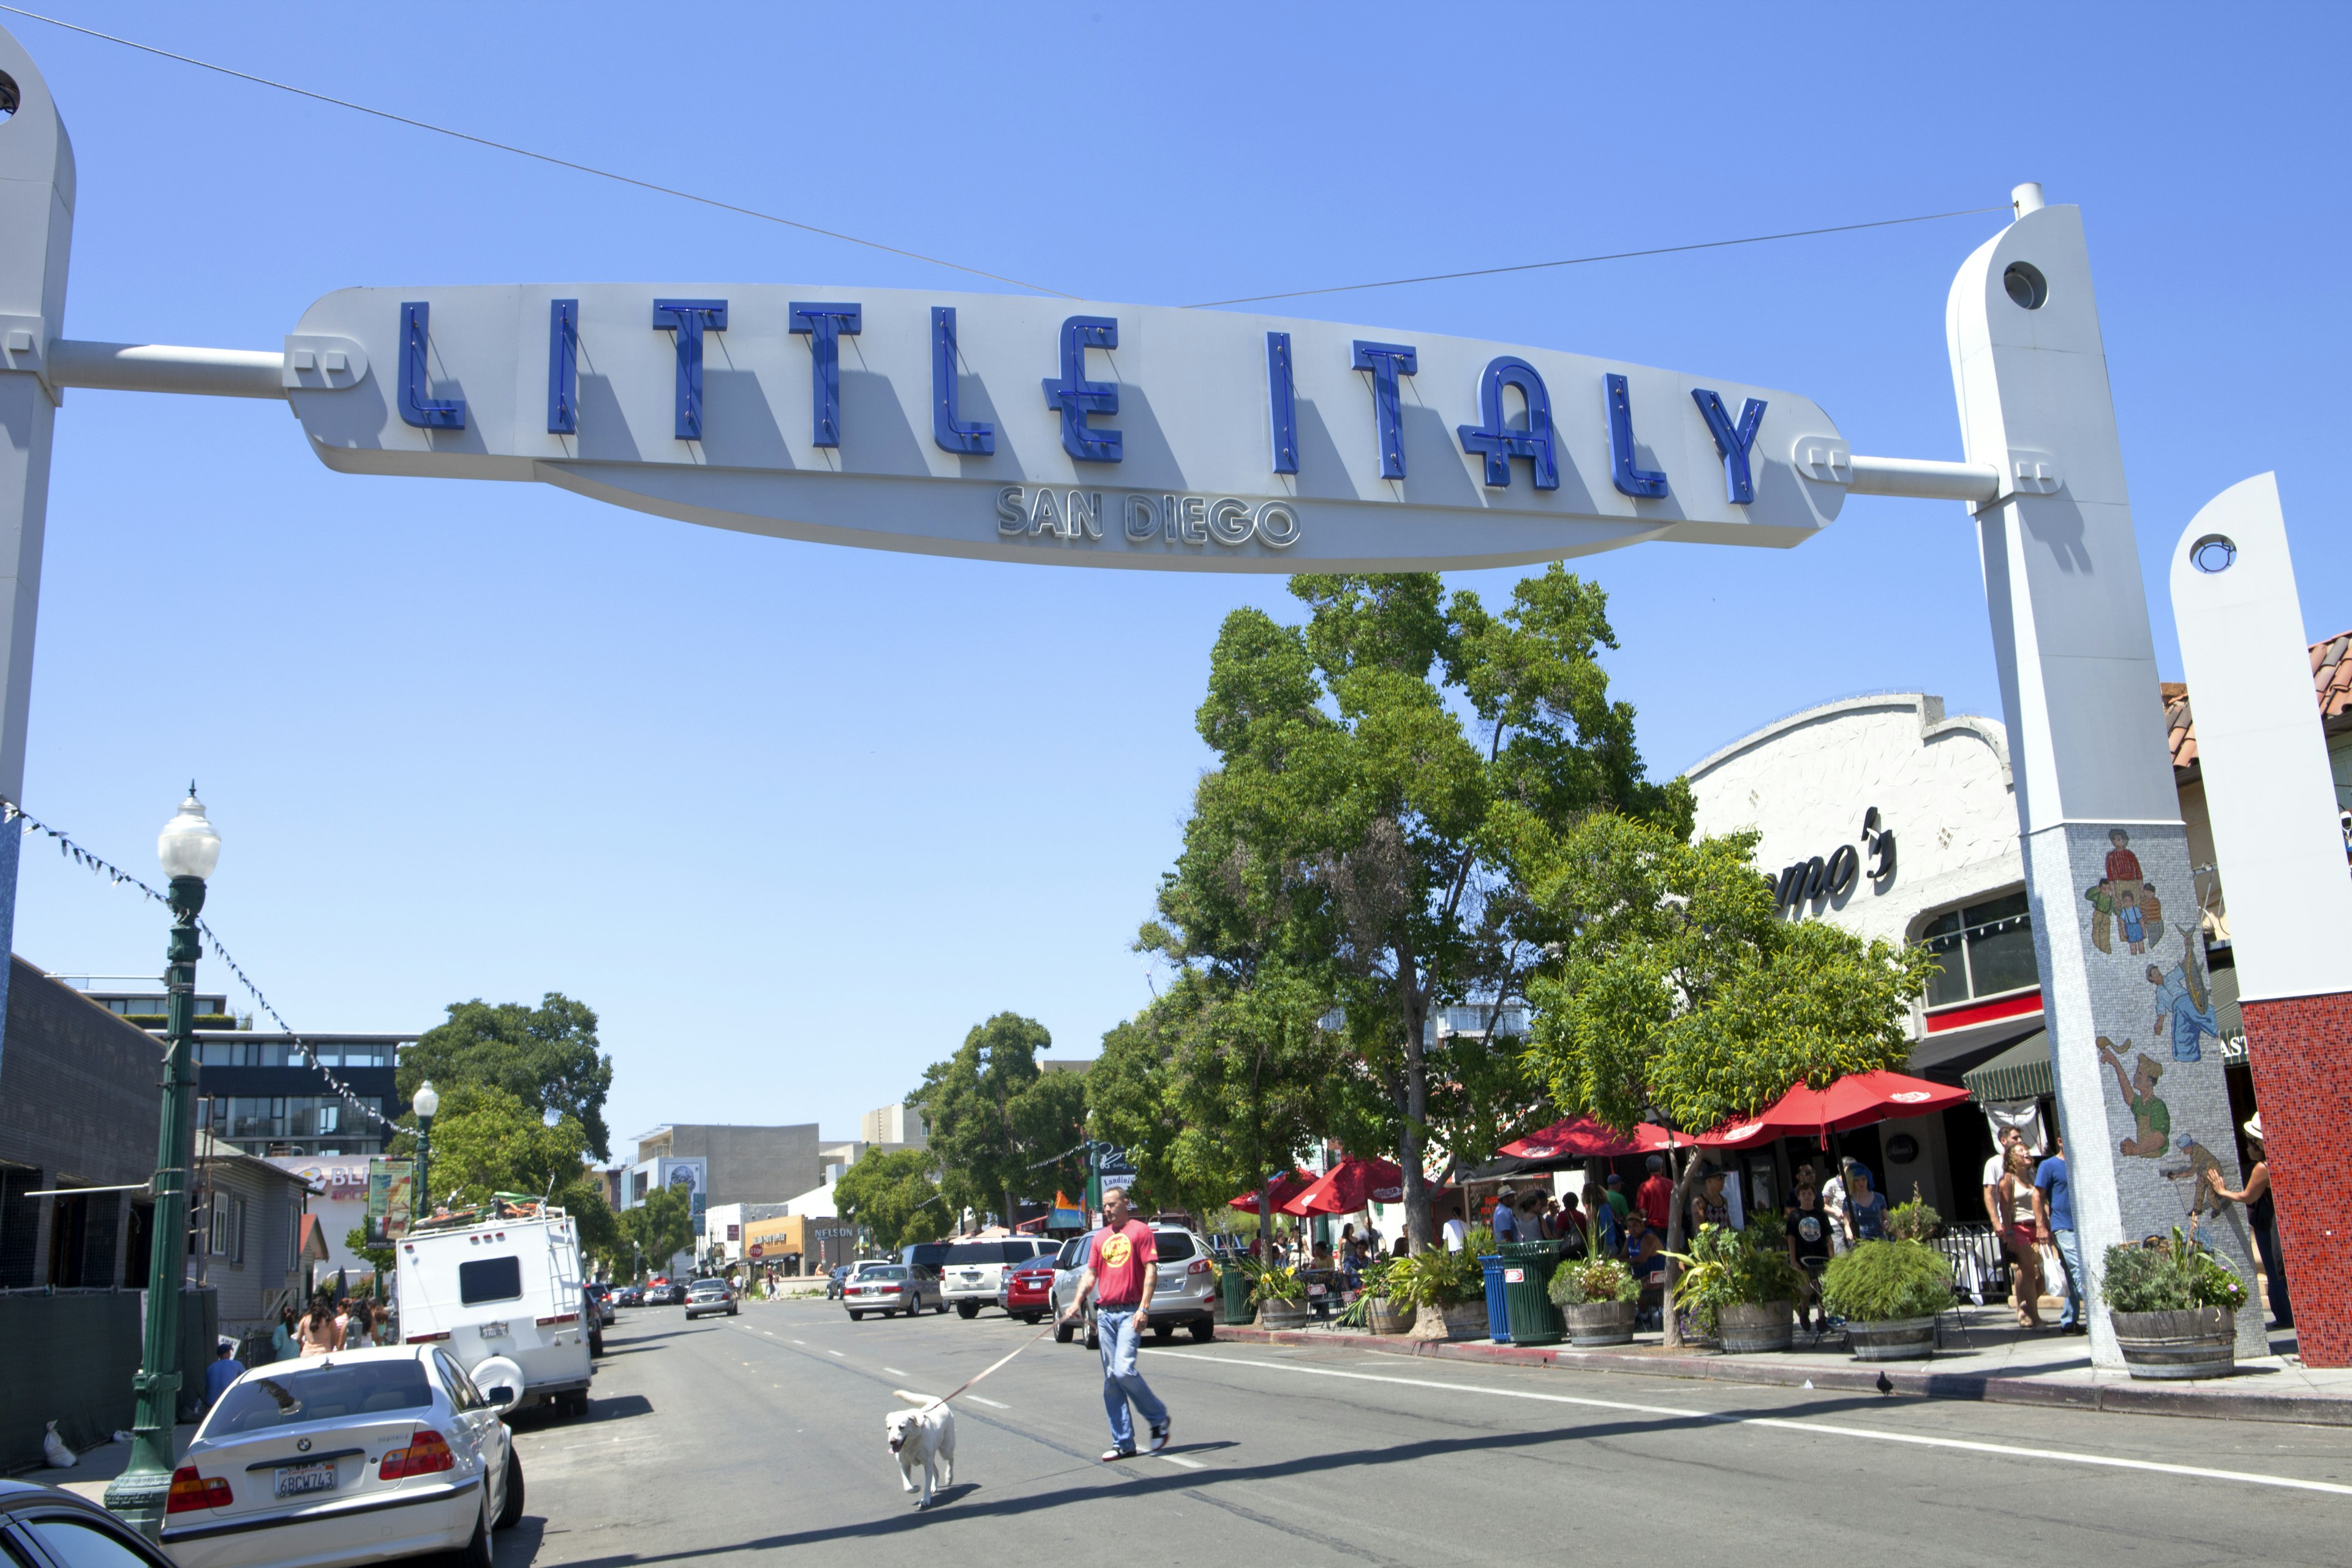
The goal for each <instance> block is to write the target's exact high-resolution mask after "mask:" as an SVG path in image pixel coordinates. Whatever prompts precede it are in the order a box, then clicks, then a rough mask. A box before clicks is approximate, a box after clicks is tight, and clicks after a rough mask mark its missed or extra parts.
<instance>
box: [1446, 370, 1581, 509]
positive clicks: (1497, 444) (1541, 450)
mask: <svg viewBox="0 0 2352 1568" xmlns="http://www.w3.org/2000/svg"><path fill="white" fill-rule="evenodd" d="M1507 386H1516V387H1517V388H1518V389H1519V395H1521V396H1522V397H1525V398H1526V399H1527V400H1528V426H1527V428H1526V429H1524V430H1514V429H1512V428H1511V427H1510V426H1507V425H1506V424H1505V423H1504V422H1503V388H1505V387H1507ZM1478 412H1479V413H1480V414H1482V415H1484V416H1486V423H1485V424H1484V425H1464V426H1459V434H1460V435H1461V437H1462V449H1463V450H1464V451H1465V452H1484V453H1485V454H1486V483H1487V484H1488V485H1490V486H1492V487H1493V488H1494V489H1509V488H1510V483H1511V459H1512V458H1526V459H1527V460H1528V468H1529V469H1531V470H1532V471H1533V473H1534V475H1535V481H1536V489H1539V490H1556V489H1559V465H1558V464H1557V463H1555V462H1554V461H1553V458H1552V445H1551V395H1550V394H1549V393H1548V392H1546V391H1545V390H1544V384H1543V377H1542V376H1540V375H1538V374H1536V367H1535V366H1533V365H1531V364H1529V363H1528V362H1527V361H1525V360H1523V359H1517V358H1515V357H1513V356H1512V355H1510V354H1505V355H1503V356H1502V357H1501V358H1500V359H1497V360H1496V361H1495V362H1494V363H1491V364H1489V365H1488V366H1487V367H1486V374H1485V375H1483V376H1481V377H1479V379H1478Z"/></svg>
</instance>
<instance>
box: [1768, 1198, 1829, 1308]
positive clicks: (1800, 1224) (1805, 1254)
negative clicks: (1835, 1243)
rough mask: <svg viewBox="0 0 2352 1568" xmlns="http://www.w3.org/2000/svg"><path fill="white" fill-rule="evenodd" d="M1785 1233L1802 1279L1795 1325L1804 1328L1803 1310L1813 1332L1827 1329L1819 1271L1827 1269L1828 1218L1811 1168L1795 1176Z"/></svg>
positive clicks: (1791, 1258) (1784, 1223) (1783, 1224)
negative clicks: (1807, 1311)
mask: <svg viewBox="0 0 2352 1568" xmlns="http://www.w3.org/2000/svg"><path fill="white" fill-rule="evenodd" d="M1780 1224H1781V1227H1782V1229H1783V1230H1784V1231H1785V1232H1786V1233H1787V1237H1788V1245H1789V1261H1790V1262H1791V1263H1793V1264H1795V1265H1796V1266H1797V1268H1798V1269H1799V1271H1800V1272H1801V1273H1802V1274H1803V1275H1804V1277H1805V1286H1804V1288H1805V1300H1802V1301H1801V1302H1799V1303H1798V1309H1799V1310H1798V1326H1799V1327H1802V1326H1803V1320H1804V1315H1805V1314H1804V1309H1806V1308H1807V1307H1810V1308H1811V1310H1812V1328H1813V1332H1815V1333H1816V1334H1818V1333H1820V1332H1821V1331H1822V1330H1824V1329H1826V1328H1828V1327H1829V1314H1828V1311H1827V1310H1826V1309H1824V1308H1823V1307H1822V1270H1823V1269H1825V1268H1828V1267H1829V1266H1830V1257H1831V1253H1830V1216H1829V1215H1826V1214H1824V1213H1822V1205H1821V1193H1820V1190H1819V1189H1818V1188H1816V1187H1815V1186H1814V1185H1813V1173H1812V1169H1811V1166H1807V1167H1805V1168H1803V1169H1802V1170H1801V1171H1800V1172H1799V1173H1798V1176H1797V1197H1796V1201H1795V1203H1794V1204H1793V1205H1790V1209H1789V1214H1788V1217H1787V1218H1785V1219H1783V1220H1782V1221H1781V1222H1780Z"/></svg>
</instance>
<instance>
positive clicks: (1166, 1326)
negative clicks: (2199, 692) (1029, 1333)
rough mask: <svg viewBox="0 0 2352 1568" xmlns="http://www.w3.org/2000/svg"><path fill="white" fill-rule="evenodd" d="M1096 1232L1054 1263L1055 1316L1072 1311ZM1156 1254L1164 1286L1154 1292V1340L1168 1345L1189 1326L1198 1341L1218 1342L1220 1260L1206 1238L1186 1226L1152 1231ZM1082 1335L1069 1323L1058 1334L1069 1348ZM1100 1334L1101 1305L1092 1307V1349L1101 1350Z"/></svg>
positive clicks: (1067, 1245)
mask: <svg viewBox="0 0 2352 1568" xmlns="http://www.w3.org/2000/svg"><path fill="white" fill-rule="evenodd" d="M1094 1239H1095V1233H1094V1232H1093V1231H1091V1230H1090V1231H1088V1232H1087V1233H1086V1234H1085V1235H1084V1236H1081V1237H1073V1238H1072V1239H1070V1240H1068V1241H1066V1242H1064V1243H1063V1244H1062V1250H1061V1251H1060V1253H1059V1254H1057V1255H1056V1256H1055V1258H1054V1316H1055V1317H1056V1318H1059V1317H1060V1316H1061V1315H1062V1314H1063V1313H1065V1312H1066V1311H1068V1310H1070V1300H1071V1297H1072V1295H1073V1294H1074V1293H1075V1292H1076V1289H1077V1288H1078V1279H1079V1277H1080V1276H1081V1275H1082V1274H1084V1273H1085V1272H1086V1267H1087V1248H1088V1247H1092V1246H1093V1245H1094ZM1151 1240H1152V1245H1153V1250H1155V1251H1156V1252H1157V1253H1158V1254H1159V1260H1160V1282H1159V1284H1158V1286H1157V1287H1156V1288H1155V1289H1153V1290H1152V1292H1151V1337H1152V1338H1153V1339H1154V1340H1157V1341H1159V1342H1160V1343H1162V1344H1165V1343H1166V1342H1168V1340H1169V1338H1170V1336H1171V1335H1173V1334H1174V1333H1175V1331H1176V1325H1177V1324H1179V1323H1181V1324H1183V1325H1184V1326H1185V1327H1186V1328H1188V1329H1190V1330H1191V1331H1192V1337H1193V1338H1194V1339H1196V1340H1207V1339H1213V1338H1215V1337H1216V1332H1217V1259H1216V1255H1215V1254H1214V1253H1213V1252H1212V1251H1210V1250H1209V1243H1208V1240H1207V1238H1206V1237H1202V1235H1201V1233H1200V1232H1198V1231H1193V1230H1187V1229H1185V1228H1184V1227H1183V1226H1181V1225H1155V1226H1152V1227H1151ZM1075 1333H1076V1329H1074V1328H1072V1327H1070V1326H1068V1325H1066V1324H1064V1325H1059V1326H1057V1327H1055V1330H1054V1339H1055V1342H1057V1343H1060V1344H1068V1343H1069V1342H1070V1337H1071V1336H1072V1335H1073V1334H1075ZM1101 1344H1102V1341H1101V1339H1100V1338H1099V1337H1098V1336H1097V1334H1096V1332H1095V1304H1094V1303H1093V1302H1092V1301H1088V1302H1087V1349H1088V1350H1097V1349H1100V1348H1101Z"/></svg>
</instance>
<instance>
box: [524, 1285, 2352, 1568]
mask: <svg viewBox="0 0 2352 1568" xmlns="http://www.w3.org/2000/svg"><path fill="white" fill-rule="evenodd" d="M1034 1332H1035V1330H1034V1329H1031V1328H1028V1327H1026V1326H1024V1325H1022V1324H1020V1323H1017V1322H1013V1321H1008V1320H1007V1319H1005V1318H1004V1317H1003V1315H1001V1314H999V1313H996V1312H994V1311H990V1312H987V1313H984V1314H982V1316H981V1317H980V1318H979V1319H977V1320H975V1321H970V1322H967V1321H963V1320H961V1319H959V1318H957V1317H955V1316H954V1315H952V1314H950V1315H947V1316H943V1317H942V1316H925V1317H923V1318H921V1319H919V1320H915V1321H904V1320H898V1319H887V1320H871V1319H869V1320H867V1321H865V1322H861V1323H852V1322H850V1321H848V1319H847V1317H846V1315H845V1313H844V1312H843V1310H841V1308H840V1307H839V1306H838V1305H836V1304H829V1303H818V1302H814V1301H803V1302H781V1303H772V1304H771V1303H758V1302H746V1303H745V1304H744V1307H743V1310H742V1314H741V1315H740V1317H735V1318H705V1319H702V1320H699V1321H696V1322H693V1323H688V1322H686V1321H684V1319H683V1316H682V1314H681V1310H679V1309H677V1308H675V1307H669V1308H638V1309H633V1310H624V1311H623V1312H622V1314H621V1318H620V1321H619V1322H618V1323H617V1324H616V1325H615V1326H614V1329H613V1330H611V1331H607V1334H606V1341H607V1343H608V1345H609V1347H610V1353H609V1354H607V1356H606V1357H605V1358H604V1361H603V1362H602V1363H599V1364H600V1366H601V1368H602V1370H601V1371H600V1372H599V1373H598V1376H597V1379H596V1392H595V1397H594V1399H593V1403H592V1405H591V1411H590V1415H589V1417H588V1418H587V1419H585V1420H578V1421H554V1420H550V1419H545V1418H538V1417H524V1418H521V1419H519V1420H518V1422H517V1427H518V1433H517V1447H518V1449H519V1451H520V1453H521V1455H522V1456H523V1462H524V1465H525V1468H526V1474H527V1477H528V1491H529V1504H528V1507H527V1510H526V1518H525V1520H524V1521H523V1523H522V1524H521V1525H520V1526H518V1527H517V1528H516V1529H515V1530H514V1531H511V1532H509V1534H507V1535H506V1536H504V1537H502V1538H501V1540H500V1543H499V1553H498V1555H499V1568H628V1565H633V1564H660V1563H677V1564H688V1565H695V1564H702V1563H722V1562H726V1561H729V1560H731V1559H737V1558H740V1557H744V1556H747V1555H750V1554H754V1553H761V1552H777V1551H780V1550H781V1551H784V1552H790V1553H793V1555H795V1556H801V1557H811V1558H814V1556H815V1555H816V1554H817V1553H820V1552H822V1553H824V1554H826V1555H827V1556H828V1557H831V1558H833V1559H835V1560H837V1561H841V1562H845V1563H860V1564H864V1563H879V1564H888V1563H926V1564H934V1563H940V1562H953V1561H970V1562H984V1563H1005V1562H1012V1561H1014V1560H1016V1558H1015V1554H1016V1553H1019V1552H1024V1551H1030V1552H1047V1553H1051V1552H1055V1551H1056V1550H1057V1549H1070V1548H1075V1549H1077V1550H1079V1551H1081V1552H1085V1553H1086V1554H1087V1558H1088V1559H1089V1560H1096V1561H1114V1562H1127V1561H1141V1562H1149V1563H1218V1564H1223V1565H1230V1564H1231V1563H1234V1562H1278V1563H1286V1564H1287V1563H1400V1564H1412V1565H1413V1568H1428V1565H1431V1564H1437V1563H1478V1564H1482V1565H1496V1564H1510V1563H1517V1562H1530V1563H1534V1562H1543V1563H1549V1562H1554V1561H1557V1560H1559V1558H1560V1557H1561V1556H1562V1555H1564V1554H1566V1555H1571V1556H1572V1557H1573V1558H1574V1559H1575V1560H1577V1561H1580V1562H1611V1563H1645V1562H1660V1561H1678V1560H1688V1559H1689V1558H1690V1557H1691V1556H1692V1554H1693V1553H1695V1552H1696V1553H1700V1554H1703V1556H1704V1557H1705V1558H1706V1559H1707V1560H1710V1561H1724V1562H1729V1563H1740V1562H1745V1561H1751V1560H1752V1561H1754V1562H1757V1563H1772V1564H1780V1563H1804V1564H1808V1565H1809V1568H1812V1565H1824V1564H1827V1565H1835V1564H1843V1563H1857V1564H1859V1563H1869V1564H1872V1565H1873V1568H1881V1565H1883V1564H1885V1563H1888V1562H1890V1561H1899V1562H1901V1563H1905V1564H1906V1568H1908V1565H1913V1564H1930V1563H1954V1564H1968V1565H1969V1568H1980V1565H1981V1564H1983V1563H1988V1562H1995V1561H1998V1562H2002V1563H2066V1564H2074V1565H2079V1564H2084V1563H2131V1564H2133V1565H2134V1568H2159V1565H2163V1564H2172V1563H2182V1564H2189V1563H2194V1564H2211V1563H2248V1562H2251V1563H2265V1564H2288V1563H2327V1564H2330V1565H2331V1568H2332V1565H2335V1564H2340V1563H2343V1562H2344V1561H2345V1558H2346V1555H2347V1552H2346V1545H2345V1542H2346V1540H2347V1535H2352V1440H2347V1434H2346V1433H2345V1432H2344V1431H2343V1430H2341V1429H2340V1428H2322V1427H2308V1426H2276V1425H2270V1424H2257V1423H2233V1422H2214V1421H2200V1420H2185V1419H2178V1418H2171V1417H2155V1416H2130V1415H2110V1414H2100V1413H2095V1412H2085V1411H2072V1410H2055V1409H2053V1410H2046V1411H2043V1410H2034V1409H2031V1408H2023V1407H2019V1406H2015V1405H1972V1404H1967V1403H1962V1402H1958V1401H1940V1400H1917V1399H1904V1398H1900V1397H1896V1398H1884V1397H1877V1396H1868V1395H1865V1396H1855V1395H1853V1394H1843V1393H1840V1394H1832V1393H1813V1392H1810V1391H1806V1390H1792V1389H1764V1388H1743V1387H1738V1386H1735V1385H1727V1384H1700V1383H1693V1382H1688V1381H1684V1380H1677V1379H1672V1378H1643V1377H1628V1376H1623V1375H1603V1374H1597V1373H1565V1372H1558V1371H1550V1370H1541V1369H1528V1370H1521V1369H1517V1368H1511V1367H1502V1366H1491V1365H1483V1364H1475V1363H1450V1362H1436V1361H1429V1360H1413V1359H1406V1358H1402V1357H1397V1356H1386V1355H1375V1354H1365V1353H1362V1352H1340V1351H1332V1352H1325V1351H1319V1350H1293V1349H1288V1348H1282V1347H1270V1346H1263V1345H1244V1344H1238V1343H1230V1342H1217V1343H1211V1344H1194V1343H1192V1342H1191V1341H1190V1340H1189V1339H1188V1338H1186V1337H1184V1336H1182V1335H1179V1336H1178V1337H1177V1339H1176V1340H1175V1341H1174V1342H1172V1343H1171V1345H1169V1346H1168V1347H1167V1348H1166V1349H1165V1350H1147V1351H1146V1352H1145V1353H1144V1356H1143V1363H1144V1373H1145V1375H1146V1376H1147V1377H1149V1378H1150V1381H1151V1384H1152V1386H1153V1387H1154V1388H1155V1389H1156V1390H1157V1391H1158V1392H1159V1394H1160V1396H1161V1397H1162V1398H1163V1399H1164V1400H1166V1401H1167V1403H1168V1405H1169V1406H1170V1407H1171V1412H1172V1414H1173V1415H1174V1417H1175V1422H1176V1426H1175V1432H1174V1439H1175V1440H1174V1442H1173V1443H1172V1445H1171V1447H1170V1448H1169V1449H1168V1451H1167V1452H1166V1453H1165V1454H1163V1455H1160V1456H1157V1457H1139V1458H1133V1459H1129V1460H1126V1461H1123V1462H1121V1463H1118V1464H1114V1465H1106V1464H1103V1463H1101V1462H1099V1460H1098V1459H1097V1455H1098V1454H1100V1453H1101V1452H1102V1450H1103V1448H1104V1447H1106V1446H1107V1444H1108V1429H1107V1427H1106V1426H1105V1423H1104V1418H1103V1412H1102V1404H1101V1397H1100V1387H1101V1381H1100V1374H1099V1371H1098V1365H1097V1359H1096V1357H1095V1356H1094V1355H1093V1354H1092V1353H1091V1352H1087V1351H1085V1350H1083V1349H1082V1348H1080V1347H1079V1346H1077V1345H1076V1344H1073V1345H1068V1346H1063V1345H1056V1344H1055V1343H1054V1342H1053V1341H1052V1340H1051V1338H1050V1337H1049V1338H1047V1339H1045V1340H1043V1341H1040V1342H1037V1343H1036V1344H1034V1345H1033V1346H1031V1347H1030V1348H1029V1349H1028V1350H1027V1351H1026V1352H1024V1353H1023V1354H1022V1355H1020V1356H1019V1357H1017V1358H1016V1359H1014V1360H1013V1362H1012V1363H1011V1364H1009V1365H1008V1366H1006V1367H1005V1368H1004V1369H1003V1371H1002V1372H999V1373H996V1374H995V1375H993V1376H992V1377H990V1378H989V1379H987V1380H986V1381H985V1382H983V1383H982V1384H980V1385H979V1386H978V1387H976V1388H975V1389H973V1390H972V1392H971V1394H966V1395H964V1396H963V1397H962V1398H961V1399H959V1400H958V1401H957V1406H958V1415H957V1422H958V1432H957V1436H958V1444H959V1448H958V1455H957V1467H956V1484H955V1486H954V1487H953V1488H952V1489H950V1490H949V1491H948V1493H947V1494H946V1496H945V1498H944V1500H942V1501H940V1502H938V1503H935V1504H934V1505H933V1507H932V1508H931V1509H930V1510H927V1511H918V1510H916V1509H914V1508H913V1507H912V1506H910V1500H909V1499H908V1496H907V1494H906V1493H904V1492H902V1491H901V1490H900V1489H899V1487H898V1467H897V1465H896V1464H895V1462H894V1461H893V1460H892V1458H891V1457H890V1455H889V1453H888V1451H887V1448H886V1447H885V1445H884V1436H883V1425H882V1423H883V1417H884V1415H885V1414H886V1413H887V1412H888V1411H889V1410H891V1409H892V1408H894V1407H897V1405H898V1402H897V1401H895V1400H894V1399H893V1398H892V1397H891V1393H892V1390H894V1389H901V1388H903V1389H908V1390H911V1391H914V1392H918V1393H924V1394H942V1393H945V1392H946V1391H948V1390H949V1389H950V1388H952V1387H954V1386H955V1385H956V1384H959V1383H961V1382H962V1381H963V1380H964V1379H965V1378H967V1377H970V1376H971V1374H972V1373H976V1372H978V1371H980V1370H981V1369H982V1367H984V1366H986V1365H987V1364H988V1363H990V1362H992V1361H994V1360H995V1359H996V1358H997V1357H999V1356H1002V1355H1003V1354H1004V1353H1005V1352H1007V1351H1009V1350H1011V1349H1013V1347H1014V1346H1015V1345H1017V1344H1019V1343H1021V1342H1022V1341H1023V1340H1024V1339H1026V1338H1028V1337H1029V1336H1030V1335H1032V1334H1034Z"/></svg>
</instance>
